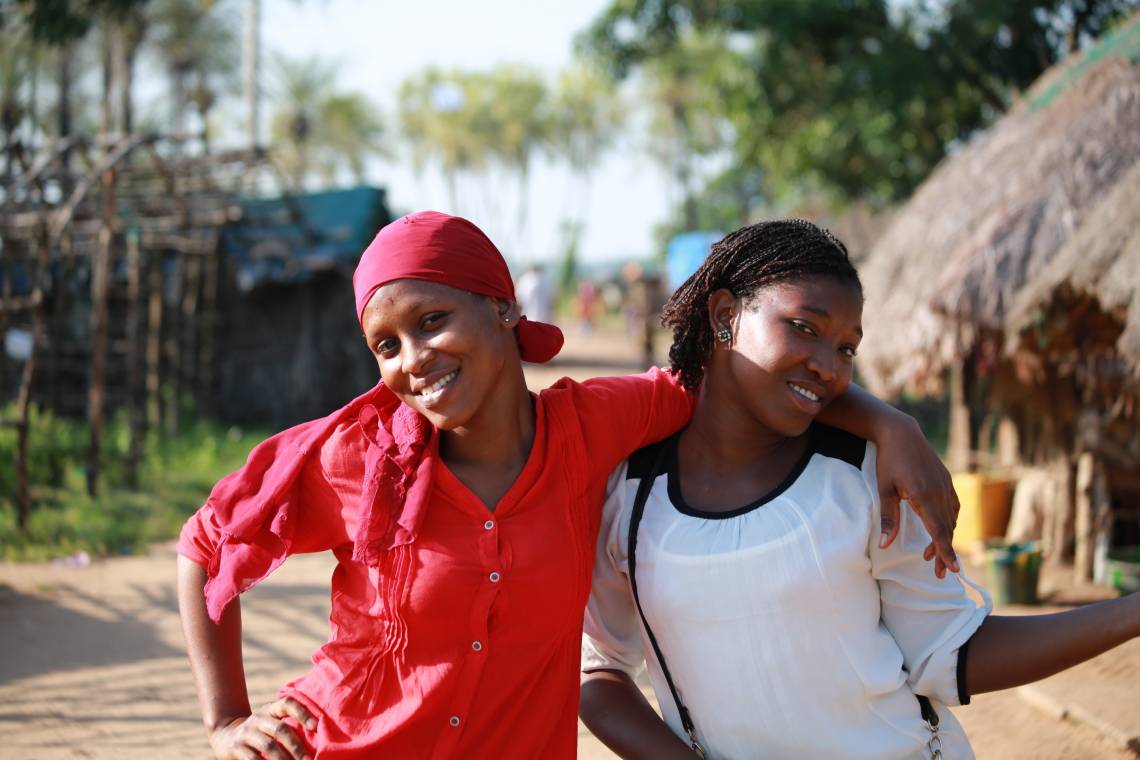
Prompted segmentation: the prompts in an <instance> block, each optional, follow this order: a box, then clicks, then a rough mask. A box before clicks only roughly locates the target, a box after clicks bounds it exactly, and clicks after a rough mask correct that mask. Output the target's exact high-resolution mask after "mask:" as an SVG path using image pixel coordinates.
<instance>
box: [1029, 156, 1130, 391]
mask: <svg viewBox="0 0 1140 760" xmlns="http://www.w3.org/2000/svg"><path fill="white" fill-rule="evenodd" d="M1082 298H1092V299H1095V300H1096V303H1097V306H1098V307H1099V309H1100V310H1101V311H1103V312H1105V313H1109V314H1120V315H1121V316H1122V321H1123V323H1124V324H1123V328H1124V329H1123V332H1122V333H1121V334H1120V337H1119V338H1118V339H1117V340H1116V351H1117V352H1118V353H1119V355H1120V356H1121V357H1122V358H1123V359H1124V360H1125V361H1126V362H1127V363H1128V364H1129V365H1130V368H1131V370H1132V372H1133V374H1134V376H1135V379H1136V380H1137V382H1140V161H1137V162H1136V163H1134V164H1133V166H1132V169H1131V170H1130V171H1129V172H1128V174H1127V175H1125V177H1124V178H1123V179H1122V180H1121V181H1120V182H1118V183H1117V185H1116V187H1115V188H1113V190H1112V192H1111V193H1109V195H1108V196H1107V197H1106V198H1105V199H1104V200H1103V201H1101V203H1100V204H1099V205H1097V207H1096V208H1095V209H1094V210H1093V212H1092V213H1091V214H1090V215H1089V217H1088V219H1087V220H1086V221H1085V223H1084V224H1082V225H1081V228H1080V229H1079V230H1077V234H1076V235H1074V236H1073V237H1072V238H1071V239H1070V240H1069V242H1067V243H1066V244H1065V245H1064V247H1063V248H1062V249H1061V250H1060V251H1059V252H1058V253H1057V255H1056V256H1054V257H1053V260H1052V261H1050V262H1049V265H1048V266H1047V267H1045V269H1044V270H1043V271H1042V272H1041V273H1040V274H1039V275H1038V276H1037V277H1035V278H1034V279H1033V280H1032V281H1031V282H1030V283H1029V284H1028V285H1027V286H1026V287H1025V288H1024V289H1023V290H1022V291H1021V292H1020V293H1019V294H1018V295H1017V298H1016V299H1014V301H1013V304H1012V305H1011V306H1010V309H1009V314H1008V318H1007V320H1006V321H1007V331H1008V338H1009V343H1008V345H1009V349H1010V350H1011V351H1012V350H1016V348H1017V347H1018V346H1019V345H1022V344H1023V341H1024V342H1029V343H1031V344H1032V343H1034V342H1035V343H1040V341H1035V340H1034V338H1033V336H1032V335H1027V334H1025V333H1027V332H1028V331H1030V330H1031V329H1032V328H1037V329H1034V330H1033V332H1034V333H1037V332H1040V327H1041V325H1040V322H1041V321H1042V320H1044V319H1048V317H1049V312H1050V307H1051V306H1052V305H1053V304H1054V303H1055V302H1061V304H1062V308H1063V304H1064V303H1065V302H1072V301H1076V300H1080V299H1082ZM1038 348H1043V346H1038Z"/></svg>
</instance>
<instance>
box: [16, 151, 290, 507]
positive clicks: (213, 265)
mask: <svg viewBox="0 0 1140 760" xmlns="http://www.w3.org/2000/svg"><path fill="white" fill-rule="evenodd" d="M8 151H9V153H10V155H9V156H7V157H6V158H7V159H9V160H8V161H7V163H6V165H8V166H15V167H17V169H18V171H17V172H15V173H10V174H9V175H8V176H7V177H6V178H5V179H6V181H4V182H3V183H2V184H0V193H2V196H0V283H2V285H0V338H4V337H6V336H9V335H10V334H18V335H21V336H23V337H24V338H25V340H23V341H22V342H23V344H24V346H25V351H24V353H25V355H24V356H23V357H22V359H21V360H17V361H16V362H14V361H13V359H12V358H11V357H9V356H8V355H7V352H6V351H2V350H0V400H3V401H5V402H6V401H8V400H9V399H11V398H12V397H13V395H14V397H15V402H16V403H15V413H14V415H12V418H11V419H8V420H0V424H6V425H12V426H14V427H15V428H16V431H17V458H16V459H17V461H16V490H17V493H16V503H17V510H18V515H17V519H18V522H19V524H20V525H21V527H23V526H24V525H26V522H27V518H28V514H29V511H30V503H29V498H30V497H29V493H28V437H29V434H30V432H31V431H30V430H29V419H30V411H31V407H32V404H33V403H34V402H35V403H38V404H39V405H41V406H44V407H47V408H50V409H52V410H54V411H56V412H58V413H62V414H70V415H72V416H79V415H84V416H85V417H86V419H87V422H88V424H89V427H90V434H91V437H90V446H89V449H88V466H87V489H88V491H89V493H91V494H92V495H95V494H96V493H97V491H98V488H99V480H100V473H101V467H100V463H101V461H102V449H103V429H104V419H105V415H106V412H107V410H108V409H109V408H118V409H123V410H125V411H126V414H127V418H128V421H129V431H130V439H129V452H128V455H127V461H126V462H125V470H126V477H127V481H128V482H129V483H131V484H137V482H138V469H139V463H140V460H141V456H142V449H143V441H144V439H145V436H146V434H147V431H148V430H159V431H163V432H165V433H170V434H175V433H177V431H178V425H179V420H180V417H181V411H182V409H183V405H184V404H186V403H193V404H194V405H195V408H197V409H200V410H203V411H205V412H207V413H208V412H209V409H210V405H211V401H212V397H213V388H214V385H215V377H214V368H215V366H216V363H215V353H216V338H217V331H218V328H219V318H218V313H219V312H218V308H219V303H218V299H219V292H220V291H219V287H220V284H219V283H220V278H221V275H222V273H221V269H222V266H223V262H222V260H221V250H220V245H219V241H220V236H221V233H222V230H223V229H224V227H225V226H226V225H229V224H234V223H237V222H239V221H240V220H241V216H242V211H241V207H240V206H239V204H238V199H239V197H241V196H243V195H249V194H252V193H255V192H262V193H264V192H272V191H277V192H280V190H281V188H283V187H284V186H285V183H284V182H283V180H282V179H281V177H280V175H279V174H278V173H277V172H276V170H275V169H274V167H273V165H272V163H271V162H270V161H269V160H268V159H267V157H266V155H265V153H264V151H261V150H241V151H231V152H223V153H209V154H207V153H205V152H203V151H202V149H201V148H200V146H198V145H196V144H195V140H194V139H192V138H176V137H169V136H165V137H164V136H161V135H157V134H153V133H144V134H126V135H118V136H104V137H101V138H99V139H86V138H83V137H78V136H72V137H69V138H67V139H65V140H61V141H59V142H57V143H56V144H54V145H51V146H49V147H48V148H47V149H46V150H44V151H42V152H41V153H40V154H38V155H36V156H34V157H32V156H30V155H29V154H28V153H27V152H26V151H25V150H23V149H22V147H21V146H20V145H18V144H15V145H12V146H9V148H8ZM19 363H22V367H19V370H20V371H19V376H18V388H17V390H16V392H15V394H13V393H12V392H11V387H10V386H11V384H12V381H13V380H15V379H16V377H15V372H14V369H15V367H14V366H13V365H14V364H19Z"/></svg>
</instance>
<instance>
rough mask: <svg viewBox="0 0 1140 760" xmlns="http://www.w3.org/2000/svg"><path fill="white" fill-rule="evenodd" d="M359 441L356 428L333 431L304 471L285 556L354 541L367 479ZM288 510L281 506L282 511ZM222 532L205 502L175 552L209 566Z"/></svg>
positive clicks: (292, 497) (293, 495)
mask: <svg viewBox="0 0 1140 760" xmlns="http://www.w3.org/2000/svg"><path fill="white" fill-rule="evenodd" d="M358 439H359V435H358V434H357V433H356V430H355V429H353V428H348V429H344V428H342V429H340V430H337V431H335V432H334V433H333V434H332V436H330V437H329V439H328V440H327V441H325V443H324V444H323V445H322V447H321V451H320V453H319V455H318V456H314V457H311V458H310V459H309V460H308V462H307V463H306V464H305V466H304V467H303V468H302V470H301V472H300V473H299V475H298V477H297V481H296V483H294V485H293V487H292V489H291V490H290V493H289V494H288V496H287V499H286V501H291V502H293V504H292V505H291V506H292V511H293V512H294V513H295V515H296V523H295V524H294V526H293V529H292V531H291V534H290V536H289V538H288V539H287V540H285V546H286V553H287V554H290V555H292V554H304V553H307V552H320V551H325V550H326V549H332V548H334V547H336V546H340V545H341V544H344V543H346V542H349V541H350V538H349V531H350V530H351V529H352V528H353V527H354V526H352V525H350V524H349V523H350V521H354V519H355V515H356V509H355V508H356V506H357V502H358V501H359V494H360V481H361V479H362V477H363V454H362V451H361V446H362V442H361V441H359V440H358ZM239 474H240V471H239ZM354 497H355V498H354ZM285 508H286V505H285V503H282V505H281V506H280V509H285ZM269 519H272V517H270V518H269ZM224 532H225V531H224V529H223V527H222V524H221V522H220V520H219V519H218V515H217V514H216V513H215V511H214V508H213V506H212V505H211V503H209V502H207V503H206V504H205V505H203V506H202V507H201V508H200V509H199V510H198V511H197V512H195V513H194V514H193V515H191V517H190V519H189V520H187V521H186V523H185V524H184V525H183V526H182V532H181V534H180V535H179V538H178V543H177V545H176V547H175V548H176V550H177V552H178V553H179V554H181V555H183V556H184V557H187V558H188V559H190V560H193V561H194V562H196V563H198V564H199V565H202V566H203V567H207V568H208V567H209V565H210V562H211V560H212V558H213V557H214V555H215V553H216V552H217V549H218V546H219V544H220V543H221V542H222V538H223V534H224Z"/></svg>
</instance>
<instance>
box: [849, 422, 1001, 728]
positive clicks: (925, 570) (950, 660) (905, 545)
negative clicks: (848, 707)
mask: <svg viewBox="0 0 1140 760" xmlns="http://www.w3.org/2000/svg"><path fill="white" fill-rule="evenodd" d="M867 449H868V453H867V456H866V458H865V459H864V462H863V476H864V478H865V479H866V480H867V481H868V484H869V488H870V491H871V493H872V494H873V498H874V503H875V510H874V511H875V515H874V520H873V522H872V523H871V524H872V525H878V524H879V513H880V506H881V505H880V503H879V498H878V495H879V489H878V486H877V483H876V480H875V448H874V446H873V445H872V444H868V446H867ZM900 512H901V514H900V516H899V534H898V537H897V538H896V539H895V540H894V542H893V543H892V544H891V545H890V546H888V547H887V548H886V549H881V548H879V545H878V539H879V536H878V531H871V534H872V535H871V538H870V541H869V546H868V553H869V555H870V557H871V572H872V575H873V576H874V578H875V579H876V580H877V581H878V583H879V597H880V599H881V604H882V606H881V614H882V619H883V623H884V624H885V625H886V627H887V630H889V631H890V633H891V635H892V636H893V637H894V639H895V641H896V642H897V643H898V645H899V649H900V650H902V654H903V662H904V663H905V665H906V669H907V673H908V675H907V682H908V684H909V685H910V687H911V690H912V691H914V693H915V694H922V695H924V696H927V697H930V698H931V699H936V700H938V701H939V702H942V703H943V704H947V705H958V704H968V703H969V701H970V696H969V694H968V693H967V691H966V687H967V684H965V681H964V679H963V678H961V674H960V673H959V664H960V657H959V655H960V654H961V653H962V652H963V651H964V649H963V648H964V647H965V646H966V645H967V643H968V642H969V640H970V637H972V636H973V635H974V633H975V632H976V631H977V630H978V628H979V627H980V626H981V624H982V623H983V622H984V621H985V619H986V616H987V615H988V614H989V613H990V612H991V610H992V609H993V601H992V600H991V599H990V596H989V594H988V593H987V592H986V591H985V589H984V588H982V587H981V586H979V585H977V584H975V583H973V582H972V581H970V580H969V579H968V578H967V577H966V574H965V573H964V572H963V573H961V574H960V575H955V574H953V573H947V574H946V577H945V578H941V579H940V578H938V577H937V576H936V575H935V574H934V567H933V565H932V563H930V562H928V561H926V560H925V559H923V556H922V553H923V550H924V549H925V548H926V546H927V544H929V543H930V534H929V533H927V532H926V528H925V527H924V526H923V524H922V520H920V519H919V518H918V516H917V515H915V514H914V512H913V510H912V509H911V508H910V506H909V505H908V504H907V503H906V502H903V505H902V509H901V510H900ZM967 586H969V587H970V588H973V589H974V590H975V591H977V592H978V595H979V596H980V597H981V602H982V604H981V606H979V605H978V604H977V603H975V601H974V600H973V599H971V598H970V596H969V595H968V594H967V592H966V587H967Z"/></svg>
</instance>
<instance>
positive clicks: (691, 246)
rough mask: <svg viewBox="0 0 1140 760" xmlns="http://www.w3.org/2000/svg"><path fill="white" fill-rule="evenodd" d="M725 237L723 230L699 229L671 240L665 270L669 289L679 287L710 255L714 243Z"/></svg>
mask: <svg viewBox="0 0 1140 760" xmlns="http://www.w3.org/2000/svg"><path fill="white" fill-rule="evenodd" d="M722 237H724V233H723V232H712V231H698V232H684V233H681V234H680V235H677V236H675V237H674V238H673V239H672V240H670V241H669V245H668V246H666V248H665V272H666V274H667V275H668V277H669V282H668V283H666V285H667V287H668V288H669V291H670V292H672V291H674V290H676V289H677V287H678V286H680V285H681V283H683V282H684V281H685V280H687V279H689V276H690V275H691V274H692V273H693V272H695V271H697V267H699V266H700V265H701V264H703V263H704V261H705V257H707V256H708V255H709V249H710V248H712V244H713V243H715V242H716V241H718V240H720V239H721V238H722Z"/></svg>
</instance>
